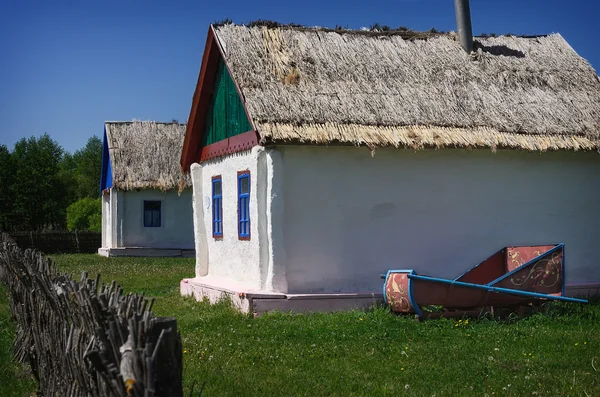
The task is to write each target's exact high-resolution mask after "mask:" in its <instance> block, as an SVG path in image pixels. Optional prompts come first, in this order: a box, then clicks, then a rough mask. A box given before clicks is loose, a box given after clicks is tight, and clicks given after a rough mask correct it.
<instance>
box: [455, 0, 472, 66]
mask: <svg viewBox="0 0 600 397" xmlns="http://www.w3.org/2000/svg"><path fill="white" fill-rule="evenodd" d="M454 8H455V9H456V27H457V29H458V37H459V38H460V45H461V47H462V48H463V49H464V50H465V51H466V52H467V54H470V53H471V51H473V30H472V29H471V8H470V7H469V0H454Z"/></svg>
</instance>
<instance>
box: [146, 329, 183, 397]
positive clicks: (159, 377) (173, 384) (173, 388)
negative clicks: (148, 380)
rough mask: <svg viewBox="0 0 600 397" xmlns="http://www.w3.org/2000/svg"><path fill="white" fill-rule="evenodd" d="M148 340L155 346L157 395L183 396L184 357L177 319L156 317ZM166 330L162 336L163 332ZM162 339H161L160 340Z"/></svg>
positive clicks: (155, 385) (155, 388) (153, 358)
mask: <svg viewBox="0 0 600 397" xmlns="http://www.w3.org/2000/svg"><path fill="white" fill-rule="evenodd" d="M153 323H154V324H153V326H152V328H151V329H150V333H149V338H148V339H149V340H148V342H149V343H151V344H152V346H155V348H154V353H153V354H152V362H153V363H152V364H153V365H152V366H153V371H152V372H153V375H154V376H153V378H154V390H155V395H156V396H173V397H181V396H183V387H182V380H183V365H182V361H183V357H182V346H181V338H180V337H179V332H178V331H177V319H175V318H173V317H155V318H154V319H153ZM163 330H164V331H165V332H164V333H163V335H162V338H161V332H162V331H163ZM159 339H160V340H159Z"/></svg>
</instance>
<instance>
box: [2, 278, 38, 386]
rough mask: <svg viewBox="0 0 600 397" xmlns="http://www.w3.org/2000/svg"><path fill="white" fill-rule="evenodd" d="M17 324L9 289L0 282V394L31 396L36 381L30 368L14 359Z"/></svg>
mask: <svg viewBox="0 0 600 397" xmlns="http://www.w3.org/2000/svg"><path fill="white" fill-rule="evenodd" d="M15 330H16V325H15V323H14V322H13V321H12V320H11V317H10V306H9V304H8V290H7V289H6V287H5V286H4V285H2V284H0V396H3V397H17V396H29V395H30V394H31V393H32V392H34V391H35V383H34V381H33V378H32V377H31V376H30V372H29V369H28V368H26V367H24V366H22V365H19V364H17V363H16V362H15V361H14V360H13V349H12V344H13V340H14V337H15Z"/></svg>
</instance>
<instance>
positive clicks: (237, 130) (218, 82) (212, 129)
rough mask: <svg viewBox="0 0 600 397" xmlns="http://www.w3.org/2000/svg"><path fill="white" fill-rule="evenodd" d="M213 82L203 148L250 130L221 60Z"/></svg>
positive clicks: (238, 98) (235, 91)
mask: <svg viewBox="0 0 600 397" xmlns="http://www.w3.org/2000/svg"><path fill="white" fill-rule="evenodd" d="M214 81H215V83H214V84H215V87H214V90H213V95H212V98H211V101H210V106H209V108H208V115H207V117H206V126H205V130H204V142H202V144H203V146H207V145H210V144H212V143H216V142H219V141H222V140H224V139H227V138H230V137H232V136H235V135H239V134H242V133H244V132H248V131H250V130H252V126H251V125H250V121H249V120H248V117H246V111H245V110H244V105H243V104H242V101H241V100H240V96H239V95H238V92H237V90H236V88H235V84H234V83H233V80H232V79H231V76H230V75H229V71H228V70H227V68H226V67H225V63H224V62H223V60H222V59H221V60H219V66H218V68H217V74H216V76H215V80H214Z"/></svg>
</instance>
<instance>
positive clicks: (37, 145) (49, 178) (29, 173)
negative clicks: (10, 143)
mask: <svg viewBox="0 0 600 397" xmlns="http://www.w3.org/2000/svg"><path fill="white" fill-rule="evenodd" d="M62 157H63V149H62V147H60V146H59V145H58V143H56V142H55V141H53V140H52V139H51V138H50V136H49V135H48V134H47V133H45V134H44V135H42V136H41V137H40V138H39V139H36V138H35V137H31V138H29V139H25V138H23V139H21V140H20V141H18V142H17V143H16V144H15V148H14V151H13V158H14V162H15V165H16V167H17V171H16V179H15V181H14V184H13V186H14V200H15V201H14V202H15V215H17V216H18V217H19V219H20V221H19V222H15V223H16V226H17V227H20V228H27V229H29V230H41V229H43V228H46V227H52V228H54V229H56V228H61V227H64V224H65V210H66V207H67V205H68V202H67V198H66V197H65V187H64V185H63V182H62V181H61V180H60V167H59V164H60V162H61V160H62Z"/></svg>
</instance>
